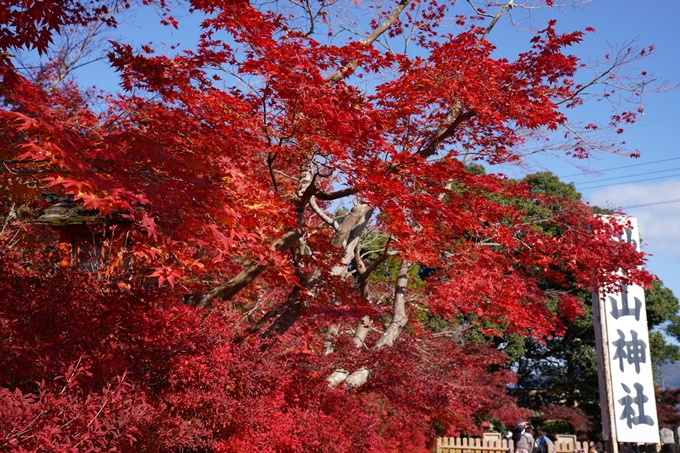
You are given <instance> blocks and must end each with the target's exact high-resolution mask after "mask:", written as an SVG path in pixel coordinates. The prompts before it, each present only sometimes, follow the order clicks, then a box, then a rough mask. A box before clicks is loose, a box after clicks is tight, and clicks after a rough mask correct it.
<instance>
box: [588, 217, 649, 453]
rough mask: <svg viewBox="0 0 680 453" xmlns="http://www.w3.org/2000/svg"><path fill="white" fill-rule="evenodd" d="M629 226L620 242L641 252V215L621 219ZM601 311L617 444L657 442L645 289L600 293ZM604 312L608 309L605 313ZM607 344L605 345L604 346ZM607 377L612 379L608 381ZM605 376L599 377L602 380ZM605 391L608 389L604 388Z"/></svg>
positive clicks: (614, 433) (625, 288)
mask: <svg viewBox="0 0 680 453" xmlns="http://www.w3.org/2000/svg"><path fill="white" fill-rule="evenodd" d="M617 220H618V221H619V222H620V223H622V224H629V226H626V227H625V230H624V233H623V235H622V236H621V237H620V238H619V240H622V241H626V242H628V243H629V244H630V245H631V246H633V247H635V248H636V249H637V250H638V251H639V250H640V233H639V230H638V225H637V219H636V218H634V217H622V218H619V219H617ZM597 302H598V303H597V304H596V306H598V305H601V307H600V313H601V314H603V317H604V319H603V320H602V321H603V322H602V323H601V325H602V327H603V330H605V331H604V332H602V340H604V341H603V343H602V345H603V349H604V357H605V360H607V361H608V370H607V371H608V373H607V374H608V376H604V379H606V380H607V381H608V382H607V384H608V386H609V388H608V389H607V394H608V395H609V398H610V401H609V405H608V406H609V412H610V413H609V417H611V420H612V421H613V422H614V423H612V425H613V426H611V428H613V430H615V432H613V433H611V434H612V436H611V439H612V440H616V441H618V442H639V443H650V444H654V443H659V422H658V418H657V414H656V401H655V399H654V380H653V376H652V362H651V357H650V353H649V332H648V330H647V312H646V310H645V292H644V290H643V288H642V287H641V286H638V285H634V286H622V288H621V291H620V292H619V293H606V294H603V293H600V294H599V300H598V301H597ZM603 312H604V313H603ZM605 344H606V347H605ZM607 378H608V379H607ZM602 380H603V379H601V380H600V381H601V382H602ZM600 391H601V392H602V391H605V389H602V388H601V389H600Z"/></svg>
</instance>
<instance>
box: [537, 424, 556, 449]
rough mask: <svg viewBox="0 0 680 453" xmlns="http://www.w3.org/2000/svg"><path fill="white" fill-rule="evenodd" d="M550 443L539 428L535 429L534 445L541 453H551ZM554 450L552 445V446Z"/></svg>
mask: <svg viewBox="0 0 680 453" xmlns="http://www.w3.org/2000/svg"><path fill="white" fill-rule="evenodd" d="M551 444H552V442H551V441H550V438H548V436H546V435H545V433H544V432H543V430H542V429H541V428H536V445H538V448H540V449H541V453H552V452H551V451H550V450H551V449H550V445H551ZM553 449H554V445H553Z"/></svg>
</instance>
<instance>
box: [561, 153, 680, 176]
mask: <svg viewBox="0 0 680 453" xmlns="http://www.w3.org/2000/svg"><path fill="white" fill-rule="evenodd" d="M671 160H680V157H671V158H670V159H661V160H655V161H652V162H645V163H638V164H631V165H624V166H622V167H612V168H605V169H603V170H594V171H611V170H621V169H622V168H631V167H642V166H643V165H652V164H658V163H660V162H669V161H671ZM584 173H585V172H581V173H574V174H573V175H565V176H560V177H559V178H560V179H564V178H571V177H573V176H583V174H584Z"/></svg>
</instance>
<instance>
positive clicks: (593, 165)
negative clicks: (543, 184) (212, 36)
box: [78, 0, 680, 295]
mask: <svg viewBox="0 0 680 453" xmlns="http://www.w3.org/2000/svg"><path fill="white" fill-rule="evenodd" d="M516 3H521V2H520V1H519V0H517V1H516ZM457 8H459V9H460V10H461V11H462V12H463V13H468V11H469V6H468V5H467V4H466V2H464V1H462V0H461V1H459V5H458V6H457ZM526 12H527V11H526V10H523V9H521V8H515V9H514V10H513V13H512V17H513V18H514V24H511V23H510V22H509V21H508V20H507V18H506V20H503V21H502V22H500V23H499V25H498V26H497V27H496V28H495V29H494V30H493V32H492V35H491V36H490V40H491V41H492V42H494V43H496V45H497V46H498V53H499V54H502V55H507V56H508V57H510V58H511V57H512V56H513V55H516V54H517V52H521V51H524V50H526V49H527V42H528V39H529V38H530V37H531V36H532V33H531V32H530V31H528V29H530V28H533V29H534V30H535V29H541V28H544V27H545V24H546V23H547V21H548V20H549V19H556V20H557V29H558V31H561V32H567V31H572V30H584V29H585V28H586V27H593V28H594V29H595V33H588V34H587V35H586V38H585V41H584V42H583V43H582V44H581V45H579V46H577V47H575V48H574V49H573V52H574V53H575V54H577V55H579V56H580V57H581V58H582V59H583V60H584V61H586V62H587V61H589V60H591V59H592V60H597V59H601V58H602V57H603V56H604V55H605V54H607V53H609V52H611V50H612V47H613V46H614V47H615V46H616V45H620V44H622V43H624V42H628V41H630V40H636V42H635V44H634V45H636V46H639V47H644V46H649V45H654V46H655V47H656V54H655V55H653V56H651V57H650V58H648V59H647V60H644V61H642V62H640V63H639V64H638V65H636V70H639V71H642V70H645V71H647V72H649V73H653V74H655V75H656V76H657V78H658V79H659V80H669V81H670V82H671V83H673V82H675V83H676V84H677V83H678V82H680V27H677V26H676V24H675V22H676V21H677V18H678V17H680V2H675V1H671V0H666V1H660V0H657V1H655V2H647V3H642V2H638V1H636V2H633V1H631V0H594V1H592V2H591V3H588V4H586V5H583V6H580V7H578V8H562V9H540V10H535V11H533V12H532V13H531V16H530V17H527V15H526ZM175 17H176V18H177V19H178V20H179V21H180V30H179V31H174V30H173V29H171V28H169V27H162V26H160V25H159V17H158V15H157V14H156V13H155V12H154V11H153V10H151V9H149V8H147V9H145V10H142V12H141V13H139V14H138V15H136V16H134V17H131V18H130V19H129V20H128V21H127V22H126V23H125V24H123V25H121V27H119V29H118V30H116V31H114V32H113V33H112V34H111V36H110V37H111V38H114V39H119V40H120V41H123V42H133V43H136V44H145V43H153V44H154V47H156V48H157V49H158V51H159V52H163V49H164V48H165V49H167V48H169V46H170V45H172V44H177V43H180V42H181V44H182V47H185V48H187V47H188V48H191V47H192V44H193V43H194V42H195V41H196V39H197V36H198V25H199V23H200V20H199V19H198V18H196V17H181V16H175ZM78 78H79V79H80V81H81V82H82V83H83V84H84V85H97V86H98V87H99V88H102V89H105V90H109V91H115V90H116V89H117V79H116V76H115V74H113V73H112V72H111V71H110V70H109V69H108V68H107V67H106V65H105V64H104V63H97V64H93V65H90V66H86V67H84V68H83V69H82V70H80V71H79V73H78ZM674 79H675V80H674ZM644 109H645V113H644V116H643V117H642V118H641V119H640V120H639V121H638V122H637V123H636V124H635V125H634V126H632V127H628V128H627V129H626V130H625V132H624V134H623V135H622V136H621V137H619V138H622V139H623V140H625V141H626V143H627V146H628V149H629V150H630V151H634V150H639V151H640V153H641V157H640V158H639V159H629V158H625V157H622V156H617V155H611V154H606V153H603V154H599V155H597V156H596V157H594V158H593V159H591V160H589V161H587V162H583V161H580V162H577V163H578V164H579V165H581V166H584V167H586V168H588V169H590V170H592V171H593V173H584V172H583V171H581V170H580V169H579V168H577V167H576V166H574V165H573V162H572V163H570V162H568V161H565V160H563V159H560V158H556V157H553V156H539V157H536V158H533V159H532V160H531V161H528V162H527V165H526V166H524V167H503V168H501V169H500V170H501V171H502V172H504V173H506V174H508V175H509V176H511V177H523V176H524V175H526V174H528V173H533V172H536V171H546V170H549V171H552V172H553V173H555V174H557V175H558V176H560V177H561V178H562V180H564V181H565V182H573V183H574V184H575V185H576V188H577V189H579V190H580V191H581V192H582V193H583V195H584V199H585V201H588V202H590V203H593V204H597V205H599V206H603V207H614V208H618V207H624V208H626V209H625V211H626V212H627V213H628V214H630V215H633V216H636V217H638V219H639V222H640V231H641V234H642V237H643V242H644V244H645V245H644V250H645V251H646V252H647V253H650V254H651V255H652V256H650V257H649V261H648V269H649V270H650V271H651V272H652V273H654V274H656V275H658V276H659V278H661V279H662V280H663V282H664V283H665V285H666V286H667V287H669V288H671V289H672V290H673V291H674V292H675V294H676V295H680V270H679V267H680V266H679V265H680V222H679V221H678V220H679V219H680V202H679V201H680V144H679V143H680V90H671V91H668V92H664V93H648V94H646V95H645V96H644ZM606 113H607V110H606V109H604V108H603V106H602V105H588V106H587V107H585V108H583V109H582V110H581V111H580V114H582V115H584V116H593V117H597V116H599V117H602V115H603V114H606ZM619 167H624V168H619ZM615 178H618V179H615ZM643 180H644V181H643ZM622 183H623V184H622ZM673 200H678V201H674V202H672V203H664V204H655V203H662V202H665V201H673ZM640 205H642V206H640Z"/></svg>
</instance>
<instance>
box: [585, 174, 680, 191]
mask: <svg viewBox="0 0 680 453" xmlns="http://www.w3.org/2000/svg"><path fill="white" fill-rule="evenodd" d="M676 176H680V173H679V174H675V175H668V176H662V177H660V178H646V179H636V180H634V181H626V182H617V183H616V184H602V185H601V186H593V187H586V188H585V189H579V190H590V189H599V188H600V187H610V186H621V185H623V184H630V183H634V182H643V181H656V180H657V179H667V178H673V177H676Z"/></svg>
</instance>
